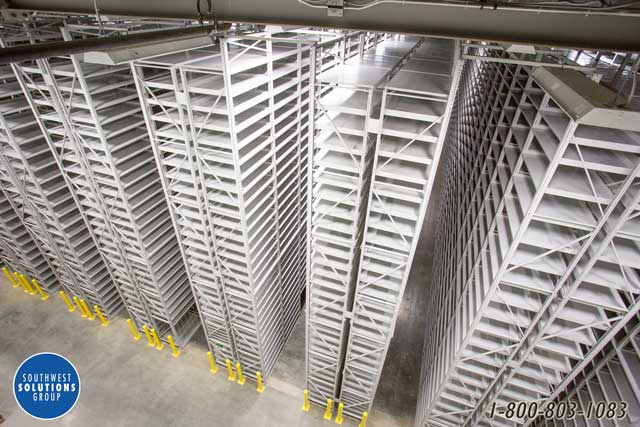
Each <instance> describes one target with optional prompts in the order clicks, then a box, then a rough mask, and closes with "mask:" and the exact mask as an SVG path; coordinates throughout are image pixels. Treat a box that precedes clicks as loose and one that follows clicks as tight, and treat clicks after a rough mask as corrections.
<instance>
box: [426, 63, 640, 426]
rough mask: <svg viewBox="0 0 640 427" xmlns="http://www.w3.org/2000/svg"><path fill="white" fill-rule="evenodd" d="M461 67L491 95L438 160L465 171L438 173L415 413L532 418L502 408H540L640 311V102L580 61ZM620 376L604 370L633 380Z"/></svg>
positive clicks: (481, 420) (444, 417) (567, 391)
mask: <svg viewBox="0 0 640 427" xmlns="http://www.w3.org/2000/svg"><path fill="white" fill-rule="evenodd" d="M480 54H483V52H482V51H480ZM506 59H508V57H506ZM465 72H466V74H465V76H466V80H465V82H466V84H465V86H467V88H466V89H465V91H466V92H467V94H469V93H470V92H471V93H472V92H474V91H475V89H473V87H474V86H478V87H480V88H487V89H489V90H488V91H485V93H487V92H489V96H487V97H486V98H484V99H478V98H476V99H475V100H476V101H478V100H480V101H481V102H476V103H475V105H474V102H473V99H472V98H470V99H469V101H468V102H465V100H464V99H460V102H459V109H458V110H457V111H458V114H460V115H459V117H458V118H457V123H456V125H457V127H456V131H457V134H456V135H453V139H452V144H453V145H456V148H455V149H453V150H452V151H451V152H450V157H449V159H450V161H451V162H452V164H457V165H458V167H459V168H461V169H458V170H460V171H467V173H458V174H453V173H452V174H450V175H449V177H448V179H450V180H452V181H453V182H452V183H451V184H448V189H447V193H446V194H447V196H446V197H445V207H444V210H443V217H442V219H441V224H442V226H441V227H440V232H441V234H440V235H439V236H438V242H439V243H438V244H437V246H436V247H437V248H438V249H439V250H440V252H441V253H440V254H439V255H438V259H437V260H436V266H435V276H434V277H435V285H434V286H435V287H434V292H435V293H436V298H435V299H434V302H433V303H432V307H431V309H430V310H429V312H430V320H429V321H430V322H431V323H432V324H433V325H434V326H433V327H432V328H430V329H429V330H428V331H427V335H426V340H425V355H424V365H423V376H422V380H421V398H420V402H419V405H418V407H419V409H418V417H417V421H416V423H417V425H421V426H423V425H424V426H432V425H433V426H436V425H437V426H460V425H463V426H475V425H481V426H490V425H501V426H502V425H504V426H514V425H518V426H520V425H531V424H533V423H536V422H537V421H536V420H537V419H538V416H537V413H535V414H534V413H532V412H527V413H521V414H520V415H518V416H511V417H507V416H505V412H504V410H505V407H506V405H508V404H509V402H511V401H522V402H525V403H526V404H528V405H531V404H536V405H538V406H539V407H540V408H541V410H543V408H545V406H546V405H547V404H548V403H550V402H554V401H556V400H557V399H559V398H560V397H561V396H567V395H572V393H573V391H572V389H571V387H578V388H579V387H581V385H580V384H581V383H580V380H579V378H580V377H581V376H585V375H586V376H590V375H593V374H594V373H595V375H596V376H599V377H600V378H602V377H603V375H605V372H604V371H602V370H599V369H600V368H601V367H602V366H601V358H602V357H603V354H605V355H606V354H607V352H608V351H611V349H612V348H613V349H614V351H615V349H618V350H621V349H623V348H624V346H625V345H627V343H630V344H631V346H632V347H633V345H634V343H635V342H636V341H635V340H634V339H627V338H621V337H623V336H624V335H625V334H626V335H627V336H634V334H635V332H633V331H634V330H635V328H636V326H635V325H636V324H637V316H638V312H639V311H640V275H639V273H638V269H639V268H640V264H638V262H639V261H638V260H640V256H639V255H640V245H639V244H638V242H639V241H640V239H639V236H640V234H638V230H639V229H638V211H639V210H640V209H639V208H640V204H639V202H640V187H639V184H640V175H639V173H640V151H638V146H639V144H640V127H639V126H638V123H639V120H640V112H638V111H633V110H630V109H624V108H618V107H616V106H613V105H612V104H611V103H612V102H616V98H617V97H616V94H615V93H613V92H611V91H609V90H608V89H606V88H604V87H603V86H600V85H598V84H597V83H595V82H594V81H593V80H591V79H589V78H588V77H586V76H585V75H584V74H582V73H581V72H579V71H577V70H572V69H563V68H552V67H535V68H532V67H529V66H526V65H521V64H517V63H516V64H510V63H509V62H508V61H499V63H498V64H493V63H491V61H483V62H482V63H481V64H478V63H477V62H475V61H473V62H471V61H470V62H468V63H467V67H466V71H465ZM472 134H473V135H472ZM456 181H457V182H456ZM620 340H622V341H623V342H624V344H622V345H621V344H620ZM603 352H604V353H603ZM634 354H637V352H636V351H635V348H632V352H631V355H632V356H631V357H635V356H633V355H634ZM606 357H609V356H606ZM622 359H624V360H633V359H632V358H631V359H625V357H622ZM594 366H595V368H594ZM589 371H591V373H589ZM628 374H629V372H622V373H620V372H618V374H616V376H617V377H618V378H620V381H626V382H627V383H629V381H631V383H632V384H633V383H635V384H637V381H638V378H637V376H636V375H628ZM634 377H635V378H634ZM625 378H626V379H625ZM602 381H603V382H601V383H599V384H602V386H603V387H606V381H604V380H602ZM587 384H589V385H592V384H593V383H592V382H589V381H588V382H587ZM621 384H622V383H621ZM590 392H591V393H595V394H593V395H592V396H598V394H597V389H596V388H591V389H590ZM607 393H609V394H611V393H612V391H611V390H608V391H607ZM617 393H619V394H618V396H619V397H624V399H623V400H629V401H631V402H637V400H638V399H637V395H635V396H634V394H633V392H632V391H631V392H630V393H629V390H624V391H623V390H621V389H619V390H618V391H617ZM627 393H629V394H627ZM583 403H584V402H582V403H580V405H583ZM492 408H493V410H492ZM496 408H497V409H496ZM581 409H584V410H586V408H584V407H581ZM634 413H636V412H630V413H628V415H625V416H623V417H621V418H620V419H619V420H618V421H616V425H620V426H627V425H629V426H630V425H634V422H635V421H634V417H635V415H634ZM579 425H580V424H579Z"/></svg>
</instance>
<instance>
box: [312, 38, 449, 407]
mask: <svg viewBox="0 0 640 427" xmlns="http://www.w3.org/2000/svg"><path fill="white" fill-rule="evenodd" d="M385 38H386V37H385V36H382V37H380V39H378V38H377V37H376V38H374V40H376V39H378V40H379V41H381V43H380V44H379V45H378V46H377V47H376V48H375V49H376V50H373V49H372V50H371V51H369V50H367V51H361V55H360V56H359V57H358V58H353V59H352V60H348V61H346V62H345V64H344V65H341V66H339V67H336V68H334V69H332V70H329V71H327V72H325V73H322V74H320V75H319V76H318V78H317V82H318V84H317V85H316V86H317V89H316V91H317V93H318V95H316V102H315V104H316V105H315V107H316V117H317V119H316V121H315V137H314V141H313V147H312V149H313V151H314V158H313V171H314V173H313V175H312V180H311V181H310V188H312V189H313V190H312V194H313V201H312V205H311V208H310V209H311V213H312V218H311V224H310V227H311V229H310V236H311V239H312V240H311V242H310V243H311V244H310V255H309V262H310V266H309V272H310V278H309V289H308V293H309V308H308V311H307V316H308V318H307V321H308V322H307V385H308V388H309V392H310V396H311V399H312V400H314V401H315V402H318V403H322V404H324V403H325V402H326V400H327V399H329V398H331V399H339V400H341V401H342V403H343V404H344V411H345V413H347V414H350V415H353V416H360V415H361V414H362V412H363V411H366V410H368V409H370V406H371V403H372V401H373V397H374V395H375V389H376V388H377V383H378V379H379V376H380V371H381V370H382V365H383V363H384V358H385V355H386V351H387V348H388V344H389V340H390V339H391V336H392V334H393V326H394V323H395V316H396V315H397V310H398V308H399V304H400V301H401V299H402V288H403V286H404V282H405V281H406V277H404V275H405V273H406V274H408V270H409V269H410V262H411V259H412V257H413V254H411V253H408V252H410V251H413V252H415V247H413V249H410V248H411V247H412V245H409V250H408V251H407V254H405V256H406V258H405V264H404V265H398V264H396V265H393V266H391V264H388V253H391V252H393V251H394V250H393V249H392V250H390V251H388V252H387V251H385V250H384V249H383V250H380V248H383V247H384V245H385V244H389V242H390V241H391V240H393V238H394V235H393V232H394V231H395V230H396V223H398V222H402V221H405V223H404V224H403V226H404V228H403V229H402V232H404V233H405V234H402V233H400V234H397V235H396V237H397V239H398V240H399V241H400V242H401V243H403V242H404V241H406V239H407V234H406V233H409V234H411V233H413V232H414V231H415V230H417V232H416V235H415V240H417V235H418V234H419V229H420V227H421V224H419V222H421V217H420V211H421V210H422V211H424V210H425V209H426V202H427V200H428V194H429V191H430V190H429V187H430V182H429V181H430V180H429V179H428V177H429V175H430V174H431V173H432V170H433V171H435V168H433V169H431V168H430V166H429V165H430V164H431V163H432V162H433V161H434V160H433V159H434V156H435V162H437V158H438V153H439V150H440V149H439V148H436V147H439V145H440V142H441V138H440V137H439V136H438V135H439V131H440V128H441V127H442V128H446V122H445V123H440V121H441V119H444V118H445V117H444V116H445V115H446V113H445V109H446V108H445V106H446V104H447V99H448V97H449V89H450V86H451V83H450V82H451V81H454V79H452V76H453V74H451V73H452V70H453V67H452V62H453V53H454V45H453V43H451V44H450V45H447V43H444V44H441V43H438V42H435V41H431V40H429V41H426V42H424V40H416V39H413V40H411V39H404V40H387V41H384V39H385ZM423 43H425V44H423ZM414 55H415V57H414ZM439 55H444V58H443V57H439ZM403 67H406V71H403V70H405V68H403ZM434 67H435V68H434ZM434 70H437V71H436V72H435V73H434ZM417 80H422V81H421V82H420V81H418V82H417V85H414V86H412V85H411V83H416V81H417ZM392 82H393V83H392ZM424 84H427V86H425V87H421V86H422V85H424ZM453 86H455V85H453ZM387 104H389V106H390V107H389V108H386V105H387ZM412 110H413V111H414V112H412ZM437 111H439V112H440V114H436V112H437ZM425 127H426V129H425ZM434 136H435V137H434ZM416 141H419V142H418V143H417V144H414V143H416ZM429 144H433V146H429ZM418 146H425V147H427V148H418ZM394 150H395V151H394ZM398 164H401V166H402V167H404V166H407V165H408V166H410V167H411V166H413V167H414V168H413V169H411V172H415V170H416V169H418V168H420V167H421V166H420V165H422V168H423V171H422V172H421V174H422V176H423V179H422V181H420V182H421V184H422V185H423V187H421V186H420V185H421V184H420V183H417V184H416V183H415V181H416V178H415V175H410V176H405V175H403V174H402V173H400V174H399V175H398ZM392 169H394V170H393V171H391V170H392ZM372 182H373V183H374V185H373V187H372V186H371V185H370V184H371V183H372ZM401 192H403V193H402V195H401V196H400V197H398V196H395V194H397V193H401ZM412 196H413V197H412ZM394 197H396V199H395V201H394ZM403 199H404V200H403ZM407 199H408V200H407ZM411 203H414V204H417V206H414V208H415V218H413V222H411V220H409V221H406V220H403V219H401V218H402V215H404V216H406V212H407V211H408V210H409V209H410V208H409V206H410V205H411ZM403 204H404V206H403ZM387 206H389V207H387ZM391 207H393V208H396V210H397V211H399V212H400V213H398V212H396V211H393V210H391V211H389V209H392V208H391ZM403 207H404V209H403ZM403 213H404V214H403ZM411 230H413V231H411ZM413 237H414V236H413V234H411V236H410V237H409V240H410V241H411V242H412V244H414V243H415V240H414V239H413ZM381 238H382V242H381ZM403 239H404V240H403ZM394 245H396V243H394V244H393V245H392V247H394V248H395V247H396V246H394ZM361 248H365V250H364V252H363V251H361ZM380 254H383V255H382V257H383V259H382V260H381V262H380V261H379V260H378V259H376V258H374V257H377V258H380V256H381V255H380ZM396 257H397V255H396ZM404 267H406V271H405V268H404ZM389 275H396V276H398V277H399V278H400V281H399V283H395V284H393V287H389V286H386V285H383V284H382V282H383V281H384V280H387V276H389ZM370 282H371V283H370ZM376 287H377V291H376V290H374V289H375V288H376ZM367 288H368V289H367ZM376 292H377V293H376ZM393 292H396V294H395V295H392V293H393ZM384 294H386V295H387V298H386V301H384V299H383V298H382V296H383V295H384ZM381 308H382V310H381ZM376 334H378V335H376ZM374 335H375V336H374Z"/></svg>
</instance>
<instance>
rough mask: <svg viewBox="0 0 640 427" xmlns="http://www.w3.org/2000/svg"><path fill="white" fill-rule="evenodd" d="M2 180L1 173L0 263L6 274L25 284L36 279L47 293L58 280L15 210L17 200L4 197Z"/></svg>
mask: <svg viewBox="0 0 640 427" xmlns="http://www.w3.org/2000/svg"><path fill="white" fill-rule="evenodd" d="M4 181H5V177H4V174H3V173H1V172H0V183H1V184H2V185H1V187H2V188H1V191H0V226H1V227H0V261H2V263H3V264H4V266H6V267H7V269H8V270H9V274H13V273H14V272H17V273H18V274H24V275H25V276H26V277H27V280H29V281H31V279H36V280H37V281H38V283H39V284H41V287H42V288H43V289H45V290H46V291H48V292H51V291H52V290H54V289H56V287H57V286H58V278H57V277H56V275H55V273H54V270H53V267H52V265H51V264H50V261H49V259H48V258H47V257H46V256H45V255H44V253H43V251H42V248H41V247H40V246H38V243H37V242H36V241H35V240H34V238H33V236H32V235H31V233H29V230H27V228H26V227H25V226H24V223H23V222H22V218H23V217H24V215H23V216H22V217H21V216H20V214H19V212H20V211H19V208H18V210H16V202H18V201H12V200H10V199H9V198H8V193H7V191H6V190H5V184H4ZM3 276H4V275H3Z"/></svg>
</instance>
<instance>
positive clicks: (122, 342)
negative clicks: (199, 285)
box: [0, 171, 440, 427]
mask: <svg viewBox="0 0 640 427" xmlns="http://www.w3.org/2000/svg"><path fill="white" fill-rule="evenodd" d="M439 172H440V171H439ZM439 181H440V179H436V185H435V189H434V192H433V195H432V197H434V199H433V200H432V206H437V205H438V204H439V203H438V200H437V199H438V195H439V192H440V191H439V188H440V185H439ZM437 212H438V210H437V209H430V215H428V216H427V218H426V220H425V226H424V228H423V230H422V234H421V238H420V242H419V244H418V249H417V253H416V259H415V262H414V264H413V269H412V271H411V275H410V278H409V281H408V283H407V288H406V291H405V297H404V301H403V305H402V307H401V311H400V314H399V318H398V322H397V326H396V333H395V336H394V337H393V339H392V341H391V347H390V349H389V353H388V355H387V361H386V363H385V366H384V370H383V373H382V377H381V380H380V384H379V387H378V392H377V394H376V400H375V403H374V405H373V409H372V411H371V414H370V417H369V422H368V423H367V426H368V427H412V426H413V422H414V421H413V420H414V415H415V405H416V399H417V394H418V380H419V375H420V359H421V356H422V343H423V335H424V328H425V314H426V313H425V312H424V307H425V306H426V299H427V295H428V284H429V279H430V276H431V254H432V251H433V238H432V236H433V235H434V228H435V223H436V221H435V218H434V217H433V216H434V215H437ZM302 320H303V319H302V318H301V319H300V321H299V323H298V326H297V328H296V330H295V331H294V333H293V335H292V337H291V339H290V340H289V342H288V344H287V347H286V348H285V350H284V352H283V354H282V356H281V357H280V359H279V361H278V364H277V365H276V367H275V370H274V372H273V373H272V375H271V377H270V378H269V381H268V382H267V384H266V387H267V388H266V390H265V392H264V393H262V394H259V393H257V392H256V391H255V387H256V384H255V383H254V382H252V381H250V380H248V381H247V383H246V384H245V385H243V386H240V385H238V384H236V383H232V382H229V381H227V379H226V375H225V372H224V371H223V369H220V371H219V372H218V373H217V374H215V375H214V374H211V373H209V366H208V361H207V357H206V351H207V350H206V345H205V344H204V336H203V335H202V333H200V334H199V335H197V336H196V337H195V338H194V341H193V342H192V343H190V344H189V346H188V347H187V348H186V349H184V351H183V354H182V355H181V356H180V357H179V358H177V359H174V358H173V357H172V356H171V353H170V351H169V350H168V349H167V348H166V347H165V350H163V351H157V350H155V349H152V348H149V347H148V346H147V345H146V343H145V342H144V341H145V340H144V338H143V339H141V340H140V341H138V342H135V341H133V340H132V338H131V335H130V332H129V328H128V326H127V324H126V322H125V320H124V319H123V318H118V319H115V320H113V321H112V322H111V324H110V325H109V326H107V327H102V326H100V323H99V322H98V321H97V320H94V321H88V320H86V319H83V318H81V317H80V315H79V314H78V313H68V312H67V311H66V308H65V306H64V304H63V302H62V301H61V300H60V299H59V298H57V297H51V298H50V299H49V300H48V301H46V302H42V301H40V299H39V298H37V297H35V296H30V295H27V294H25V293H24V292H22V291H21V290H18V289H14V288H12V287H11V285H10V284H9V283H8V281H7V280H6V278H5V277H0V415H3V416H4V417H5V419H6V421H5V423H3V424H2V427H28V426H41V425H45V424H46V425H47V426H51V425H60V426H74V427H80V426H82V427H84V426H96V427H97V426H100V427H110V426H151V425H158V426H186V425H189V426H204V425H207V426H224V427H247V426H251V427H321V426H327V427H328V426H330V425H335V423H334V422H333V421H326V420H324V419H323V417H322V414H323V408H320V407H317V406H314V405H312V409H311V411H310V412H308V413H305V412H303V411H301V406H302V390H303V388H304V327H303V321H302ZM43 351H50V352H54V353H59V354H62V355H64V356H66V357H68V358H69V359H70V360H71V361H72V362H73V363H74V365H75V366H76V369H78V372H79V374H80V377H81V382H82V390H81V393H80V398H79V400H78V403H77V404H76V406H75V407H74V408H73V410H72V411H71V412H69V413H68V414H67V415H65V416H64V417H63V418H61V419H59V420H56V421H53V422H51V421H49V422H46V421H38V420H35V419H33V418H31V417H29V416H28V415H26V414H25V413H24V412H22V411H21V410H20V409H19V408H18V406H17V404H16V402H15V399H14V397H13V392H12V381H13V376H14V373H15V371H16V369H17V367H18V366H19V365H20V363H21V362H22V361H23V360H24V359H26V358H27V357H28V356H30V355H31V354H34V353H39V352H43ZM343 425H344V426H345V427H355V426H357V425H358V420H354V419H350V418H348V417H346V418H345V422H344V424H343Z"/></svg>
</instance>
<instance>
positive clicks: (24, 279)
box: [20, 274, 36, 295]
mask: <svg viewBox="0 0 640 427" xmlns="http://www.w3.org/2000/svg"><path fill="white" fill-rule="evenodd" d="M20 278H21V279H22V281H23V282H24V287H25V288H26V289H27V292H29V295H35V294H36V290H35V289H33V288H32V287H31V285H30V284H29V279H27V276H25V275H24V274H21V275H20Z"/></svg>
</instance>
